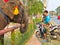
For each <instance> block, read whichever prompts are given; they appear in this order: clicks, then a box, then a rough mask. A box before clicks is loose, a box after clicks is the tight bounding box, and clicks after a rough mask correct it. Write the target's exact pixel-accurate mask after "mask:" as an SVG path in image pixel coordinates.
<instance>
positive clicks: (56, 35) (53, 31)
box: [36, 23, 60, 41]
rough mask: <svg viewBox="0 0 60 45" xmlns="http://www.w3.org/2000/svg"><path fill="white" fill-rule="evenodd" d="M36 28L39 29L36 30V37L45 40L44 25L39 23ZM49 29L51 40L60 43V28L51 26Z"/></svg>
mask: <svg viewBox="0 0 60 45" xmlns="http://www.w3.org/2000/svg"><path fill="white" fill-rule="evenodd" d="M36 27H37V29H36V37H38V38H44V34H43V28H42V27H43V26H42V24H39V23H38V24H37V25H36ZM49 28H50V38H51V39H55V40H59V41H60V28H59V26H57V25H54V26H50V27H49Z"/></svg>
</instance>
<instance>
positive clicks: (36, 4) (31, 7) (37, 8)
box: [28, 0, 43, 15]
mask: <svg viewBox="0 0 60 45" xmlns="http://www.w3.org/2000/svg"><path fill="white" fill-rule="evenodd" d="M42 10H43V4H42V2H41V1H36V0H29V2H28V12H29V15H32V14H37V13H38V12H39V13H42Z"/></svg>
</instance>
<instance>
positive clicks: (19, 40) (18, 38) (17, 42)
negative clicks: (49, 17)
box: [4, 23, 36, 45]
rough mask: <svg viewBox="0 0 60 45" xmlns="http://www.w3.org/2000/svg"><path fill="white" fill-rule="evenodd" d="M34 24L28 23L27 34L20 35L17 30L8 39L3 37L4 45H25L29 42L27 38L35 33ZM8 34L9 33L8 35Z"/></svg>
mask: <svg viewBox="0 0 60 45" xmlns="http://www.w3.org/2000/svg"><path fill="white" fill-rule="evenodd" d="M35 28H36V26H35V23H33V24H32V23H29V24H28V29H27V32H26V33H24V34H21V33H20V31H19V29H16V30H15V31H14V32H13V33H12V35H10V36H11V38H10V37H5V39H4V42H5V43H4V45H25V43H26V42H27V41H28V40H29V38H30V37H31V36H32V35H33V33H34V31H35ZM9 34H10V33H9Z"/></svg>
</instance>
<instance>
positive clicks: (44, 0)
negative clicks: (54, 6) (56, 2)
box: [43, 0, 47, 10]
mask: <svg viewBox="0 0 60 45" xmlns="http://www.w3.org/2000/svg"><path fill="white" fill-rule="evenodd" d="M43 5H44V10H45V9H46V6H47V5H46V0H43Z"/></svg>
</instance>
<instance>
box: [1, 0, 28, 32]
mask: <svg viewBox="0 0 60 45" xmlns="http://www.w3.org/2000/svg"><path fill="white" fill-rule="evenodd" d="M1 7H2V10H3V12H4V13H5V14H6V15H7V16H8V18H9V19H10V21H12V22H15V23H20V24H21V26H20V32H21V33H24V32H25V31H26V29H27V24H28V20H27V15H26V14H25V8H24V6H23V5H22V3H21V2H20V0H10V1H9V2H8V3H4V4H3V6H1ZM15 8H17V9H18V12H19V13H18V14H16V15H15V14H14V13H13V12H14V10H15Z"/></svg>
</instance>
